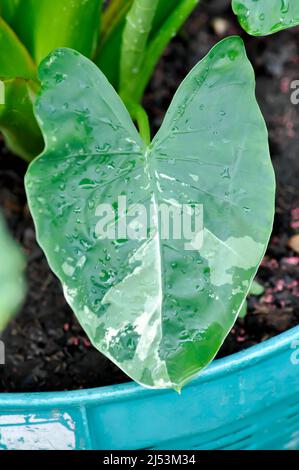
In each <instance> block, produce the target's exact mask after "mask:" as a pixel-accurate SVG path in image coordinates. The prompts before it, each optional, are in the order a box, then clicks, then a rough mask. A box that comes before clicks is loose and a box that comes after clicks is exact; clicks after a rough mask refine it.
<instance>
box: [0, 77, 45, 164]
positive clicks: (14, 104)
mask: <svg viewBox="0 0 299 470" xmlns="http://www.w3.org/2000/svg"><path fill="white" fill-rule="evenodd" d="M0 83H1V84H2V86H4V95H5V104H4V105H1V104H0V130H1V132H2V134H3V135H4V137H5V141H6V144H7V146H8V147H9V148H10V149H11V151H12V152H14V153H16V154H17V155H20V156H22V157H23V158H24V159H25V160H27V161H30V160H32V158H33V157H34V156H36V155H38V154H39V153H40V152H41V151H42V150H43V147H44V142H43V137H42V135H41V132H40V129H39V127H38V124H37V122H36V119H35V116H34V114H33V102H34V100H35V96H36V92H37V91H38V84H37V83H36V82H34V81H32V80H24V79H22V78H15V79H7V80H4V81H1V80H0Z"/></svg>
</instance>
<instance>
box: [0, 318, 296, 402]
mask: <svg viewBox="0 0 299 470" xmlns="http://www.w3.org/2000/svg"><path fill="white" fill-rule="evenodd" d="M298 339H299V326H296V327H294V328H291V329H290V330H288V331H286V332H284V333H281V334H280V335H278V336H275V337H274V338H271V339H268V340H266V341H264V342H262V343H260V344H258V345H256V346H252V347H251V348H248V349H245V350H243V351H241V352H238V353H235V354H232V355H230V356H227V357H224V358H222V359H217V360H214V361H213V362H212V364H210V365H209V366H208V367H207V368H206V369H205V370H204V371H203V372H201V373H200V374H199V375H198V376H197V377H196V378H195V379H193V380H192V381H191V382H190V383H189V384H188V385H187V386H186V388H190V387H197V386H199V385H200V384H202V383H204V382H207V381H211V380H217V379H219V378H220V377H221V376H223V375H227V374H228V373H233V372H235V371H237V370H238V371H239V370H241V369H244V368H246V367H248V366H253V365H255V364H257V363H259V362H262V361H263V360H269V359H270V358H271V356H274V355H276V354H277V353H280V352H281V351H283V350H285V349H290V347H291V344H292V342H293V341H295V340H298ZM169 393H171V394H172V393H176V392H174V391H171V390H153V389H147V388H144V387H141V386H140V385H138V384H136V383H134V382H129V383H125V384H119V385H112V386H106V387H99V388H94V389H84V390H77V391H63V392H35V393H1V394H0V408H1V409H5V408H7V407H8V406H9V408H14V409H16V410H17V409H24V408H28V407H30V408H36V407H43V408H45V409H46V408H51V409H53V408H56V407H57V408H59V407H64V406H78V405H80V404H84V405H88V404H89V405H92V404H96V403H97V402H99V401H100V402H101V403H108V402H113V401H124V400H133V399H138V398H139V397H141V398H145V397H146V396H150V395H151V396H153V395H156V396H158V395H165V394H169ZM182 395H184V389H183V391H182Z"/></svg>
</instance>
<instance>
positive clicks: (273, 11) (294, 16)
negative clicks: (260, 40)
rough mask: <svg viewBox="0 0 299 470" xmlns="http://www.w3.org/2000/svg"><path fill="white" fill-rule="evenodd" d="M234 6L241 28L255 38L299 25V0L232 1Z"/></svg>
mask: <svg viewBox="0 0 299 470" xmlns="http://www.w3.org/2000/svg"><path fill="white" fill-rule="evenodd" d="M232 5H233V10H234V13H235V14H236V15H237V16H238V19H239V21H240V24H241V26H242V27H243V28H244V29H245V31H247V33H249V34H252V35H254V36H265V35H267V34H273V33H276V32H277V31H281V30H282V29H286V28H290V27H292V26H296V25H298V24H299V2H298V0H272V1H270V0H232Z"/></svg>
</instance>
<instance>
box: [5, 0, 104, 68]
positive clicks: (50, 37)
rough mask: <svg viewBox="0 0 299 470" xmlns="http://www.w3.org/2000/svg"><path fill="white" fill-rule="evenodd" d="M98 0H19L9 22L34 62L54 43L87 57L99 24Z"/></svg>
mask: <svg viewBox="0 0 299 470" xmlns="http://www.w3.org/2000/svg"><path fill="white" fill-rule="evenodd" d="M6 3H7V2H4V3H3V6H4V5H6ZM101 6H102V0H63V1H61V0H50V1H49V0H19V2H18V4H17V6H16V7H15V9H14V13H13V15H11V14H10V15H7V16H8V17H9V19H10V24H11V26H12V28H13V29H14V30H15V32H16V33H17V35H18V36H19V38H20V39H21V41H22V42H23V43H24V44H25V46H26V47H27V48H28V50H29V52H30V53H31V55H32V56H33V58H34V60H35V61H36V63H39V62H40V61H41V60H42V59H44V57H45V56H46V55H47V54H49V52H51V51H52V50H54V49H56V48H57V47H64V46H65V47H72V48H74V49H77V50H78V51H80V52H82V54H84V55H86V56H87V57H91V55H92V53H93V51H94V50H95V47H96V42H97V39H98V33H99V27H100V11H101Z"/></svg>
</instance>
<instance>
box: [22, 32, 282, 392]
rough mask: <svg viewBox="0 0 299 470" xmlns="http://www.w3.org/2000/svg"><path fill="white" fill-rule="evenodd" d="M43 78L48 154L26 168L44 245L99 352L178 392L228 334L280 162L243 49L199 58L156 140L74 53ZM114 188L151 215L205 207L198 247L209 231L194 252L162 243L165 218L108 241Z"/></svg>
mask: <svg viewBox="0 0 299 470" xmlns="http://www.w3.org/2000/svg"><path fill="white" fill-rule="evenodd" d="M57 74H60V77H61V79H60V80H57ZM40 79H41V81H42V85H43V88H42V93H41V96H40V98H39V100H38V102H37V104H36V115H37V117H38V119H39V123H40V125H41V128H42V131H43V134H44V137H45V140H46V150H45V152H44V153H43V154H42V155H41V156H40V157H39V158H37V159H36V160H35V161H34V162H33V163H32V164H31V165H30V167H29V169H28V172H27V175H26V190H27V195H28V199H29V204H30V209H31V212H32V214H33V217H34V220H35V224H36V229H37V237H38V240H39V243H40V244H41V246H42V248H43V249H44V251H45V253H46V255H47V257H48V261H49V263H50V266H51V268H52V269H53V271H54V272H55V273H56V275H57V276H58V277H59V279H60V280H61V282H62V284H63V288H64V292H65V295H66V298H67V300H68V302H69V304H70V305H71V307H72V308H73V310H74V312H75V313H76V315H77V317H78V318H79V321H80V323H81V324H82V326H83V328H84V329H85V330H86V332H87V334H88V335H89V337H90V339H91V341H92V342H93V344H94V345H95V347H96V348H98V349H99V350H100V351H102V352H103V353H104V354H106V355H107V356H108V357H109V358H111V359H112V360H113V361H114V362H115V363H116V364H118V365H119V367H121V368H122V369H123V370H124V371H125V372H126V373H127V374H128V375H129V376H130V377H132V378H133V379H134V380H136V381H138V382H140V383H142V384H143V385H146V386H150V387H156V388H164V387H172V388H175V389H180V388H181V387H182V386H183V385H184V383H185V382H187V381H188V380H190V378H191V377H193V376H194V375H195V374H197V373H198V371H200V370H201V369H202V368H203V367H205V366H206V365H207V364H208V363H209V362H210V361H211V360H212V359H213V357H214V356H215V354H216V353H217V351H218V349H219V347H220V346H221V344H222V342H223V341H224V338H225V337H226V335H227V334H228V332H229V330H230V329H231V327H232V325H233V323H234V322H235V319H236V318H237V316H238V314H239V311H240V308H241V305H242V304H243V301H244V298H245V297H246V295H247V293H248V290H249V287H250V285H251V282H252V279H253V277H254V275H255V273H256V270H257V267H258V264H259V262H260V260H261V259H262V256H263V254H264V251H265V247H266V244H267V242H268V239H269V234H270V231H271V228H272V221H273V214H274V186H275V183H274V176H273V169H272V166H271V162H270V157H269V151H268V142H267V132H266V127H265V124H264V121H263V118H262V116H261V113H260V110H259V108H258V106H257V103H256V100H255V95H254V86H255V80H254V74H253V70H252V68H251V65H250V63H249V62H248V59H247V57H246V53H245V50H244V46H243V43H242V41H241V39H240V38H238V37H232V38H228V39H226V40H224V41H222V42H220V43H219V44H217V45H216V46H215V47H214V48H213V49H212V50H211V51H210V53H209V54H208V55H207V56H206V57H205V58H204V59H203V60H202V61H201V62H200V63H198V64H197V66H196V67H195V68H194V69H193V70H192V71H191V72H190V74H189V75H188V76H187V78H186V79H185V81H184V82H183V83H182V85H181V86H180V87H179V89H178V91H177V93H176V95H175V97H174V99H173V101H172V103H171V105H170V108H169V110H168V112H167V115H166V117H165V120H164V122H163V124H162V127H161V129H160V131H159V132H158V134H157V135H156V137H155V138H154V140H153V142H152V144H151V145H150V147H149V148H145V146H144V144H143V142H142V141H141V139H140V137H139V135H138V133H137V131H136V129H135V127H134V125H133V123H132V121H131V119H130V116H129V114H128V112H127V110H126V109H125V107H124V105H123V104H122V102H121V100H120V98H119V97H118V95H117V94H116V93H115V91H114V89H113V88H112V86H111V85H110V84H109V83H108V81H107V79H106V78H105V76H104V75H103V74H102V73H101V72H100V71H99V70H98V69H97V67H96V66H95V65H94V64H92V63H91V62H89V61H88V60H87V59H85V58H84V57H82V56H81V55H78V53H76V52H74V51H71V50H66V49H63V50H57V51H56V52H55V53H54V54H52V55H51V56H50V57H49V58H48V59H47V60H46V61H45V62H44V63H43V64H42V66H41V68H40ZM119 196H126V197H127V204H128V207H129V206H131V205H133V207H134V206H135V205H136V204H138V203H140V204H141V203H142V204H143V206H145V207H146V208H147V209H148V208H149V205H150V204H151V205H152V206H153V207H154V209H155V211H154V213H155V214H157V211H158V208H159V207H160V204H162V203H164V204H165V205H166V207H167V208H168V209H172V208H173V207H174V206H176V205H178V204H195V203H196V204H203V206H204V227H205V228H204V232H203V245H202V246H199V244H198V243H197V242H198V237H200V235H201V234H202V232H201V231H197V232H196V233H195V234H194V239H193V240H192V242H191V243H192V246H191V248H192V249H191V251H187V250H186V247H185V243H184V240H182V239H179V240H177V239H169V240H167V239H166V240H164V239H163V237H162V236H161V223H160V222H159V219H158V217H156V216H154V217H153V218H152V219H151V224H150V228H151V229H152V230H151V232H149V235H148V237H147V238H146V239H142V240H141V239H140V238H139V239H132V237H128V236H127V237H125V238H123V237H120V238H116V239H114V240H109V239H107V238H106V239H105V238H103V237H99V235H98V230H97V226H98V223H99V221H100V218H99V214H98V207H99V204H103V203H105V204H111V205H112V207H115V208H117V201H118V197H119ZM118 209H119V207H118ZM127 216H129V214H127ZM118 217H119V220H120V221H121V222H122V221H123V220H124V218H125V214H123V213H122V212H121V211H120V212H118ZM112 225H113V224H112Z"/></svg>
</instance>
